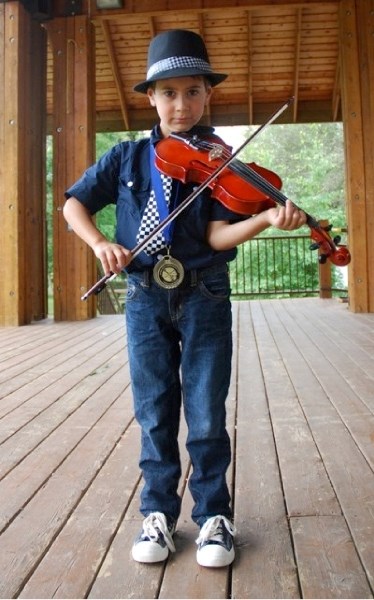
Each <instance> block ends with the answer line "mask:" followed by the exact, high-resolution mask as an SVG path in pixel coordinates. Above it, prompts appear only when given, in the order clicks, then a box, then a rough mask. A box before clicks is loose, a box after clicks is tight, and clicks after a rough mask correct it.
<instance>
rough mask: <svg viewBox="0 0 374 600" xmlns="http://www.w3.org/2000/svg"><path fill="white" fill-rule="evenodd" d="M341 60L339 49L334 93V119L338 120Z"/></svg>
mask: <svg viewBox="0 0 374 600" xmlns="http://www.w3.org/2000/svg"><path fill="white" fill-rule="evenodd" d="M340 61H341V53H340V50H339V56H338V60H337V61H336V71H335V81H334V89H333V94H332V118H333V120H334V121H338V120H339V119H338V116H339V111H340V106H341V90H340V86H341V83H340Z"/></svg>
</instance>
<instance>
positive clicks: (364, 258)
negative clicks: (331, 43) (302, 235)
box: [339, 0, 374, 312]
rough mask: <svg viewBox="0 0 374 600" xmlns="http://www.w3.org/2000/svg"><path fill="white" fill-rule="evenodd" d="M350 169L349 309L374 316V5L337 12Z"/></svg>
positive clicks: (347, 1) (367, 1) (364, 1)
mask: <svg viewBox="0 0 374 600" xmlns="http://www.w3.org/2000/svg"><path fill="white" fill-rule="evenodd" d="M339 24H340V33H339V35H340V47H341V74H342V81H341V85H342V109H343V118H344V134H345V148H346V169H347V178H346V180H347V200H348V205H347V214H348V243H349V248H350V251H351V254H352V262H351V264H350V265H349V268H348V274H349V277H348V294H349V306H350V309H351V310H352V311H354V312H374V269H373V264H374V235H373V231H374V169H373V157H374V136H373V131H374V95H373V93H372V92H373V90H374V37H373V31H374V0H342V1H341V3H340V8H339Z"/></svg>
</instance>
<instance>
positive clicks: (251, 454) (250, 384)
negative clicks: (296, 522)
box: [232, 303, 299, 598]
mask: <svg viewBox="0 0 374 600" xmlns="http://www.w3.org/2000/svg"><path fill="white" fill-rule="evenodd" d="M237 352H238V374H239V377H238V416H237V440H236V460H235V464H236V473H235V524H236V528H237V530H238V535H237V544H238V550H237V554H238V557H237V559H236V561H235V563H234V566H233V573H232V594H233V597H235V598H299V589H298V579H297V572H296V565H295V562H294V555H293V549H292V541H291V535H290V531H289V527H288V519H287V514H286V508H285V503H284V498H283V490H282V484H281V478H280V475H279V466H278V459H277V453H276V447H275V442H274V436H273V429H272V424H271V420H270V415H269V408H268V404H267V396H266V389H265V381H264V374H263V371H262V367H261V363H260V360H259V355H258V348H257V343H256V338H255V334H254V329H253V322H252V315H251V312H250V308H249V304H245V303H241V304H240V326H239V342H238V347H237ZM265 565H266V568H264V566H265Z"/></svg>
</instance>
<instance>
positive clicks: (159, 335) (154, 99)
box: [64, 30, 305, 567]
mask: <svg viewBox="0 0 374 600" xmlns="http://www.w3.org/2000/svg"><path fill="white" fill-rule="evenodd" d="M225 78H226V75H224V74H221V73H215V72H214V71H213V70H212V68H211V66H210V63H209V58H208V54H207V51H206V48H205V45H204V42H203V40H202V39H201V37H200V36H198V35H197V34H195V33H193V32H192V31H186V30H173V31H167V32H164V33H161V34H160V35H158V36H156V37H155V38H154V39H153V40H152V41H151V44H150V47H149V53H148V71H147V78H146V80H145V81H143V82H141V83H139V84H138V85H136V86H135V90H136V91H138V92H140V93H144V94H147V96H148V98H149V102H150V104H151V106H153V107H155V108H156V110H157V113H158V116H159V119H160V122H159V125H157V126H156V127H155V128H154V129H153V130H152V133H151V137H150V139H144V140H140V141H138V142H123V143H121V144H118V145H117V146H115V147H114V148H113V149H112V150H110V151H109V152H107V153H106V154H105V155H104V156H103V157H102V158H101V159H100V160H99V161H98V163H97V164H96V165H94V166H92V167H90V168H89V169H88V170H87V171H86V172H85V173H84V174H83V176H82V177H81V179H80V180H79V181H77V182H76V183H75V184H74V185H73V186H72V187H71V188H70V189H69V190H68V191H67V194H66V196H67V201H66V204H65V207H64V215H65V218H66V220H67V221H68V222H69V223H70V225H71V226H72V228H73V229H74V231H75V232H76V233H77V234H78V235H79V236H80V237H81V238H82V239H83V240H84V241H85V242H87V243H88V244H89V245H90V246H91V248H92V249H93V251H94V253H95V255H96V257H97V258H98V259H100V261H101V263H102V266H103V269H104V271H105V273H109V272H110V271H112V272H114V273H119V272H120V271H121V270H122V269H126V271H127V273H128V295H127V303H126V325H127V335H128V354H129V362H130V373H131V382H132V390H133V397H134V410H135V416H136V419H137V421H138V422H139V424H140V427H141V456H140V467H141V469H142V473H143V479H144V487H143V490H142V494H141V507H140V510H141V513H142V514H143V516H144V517H145V518H144V521H143V527H142V531H141V532H140V535H139V537H138V538H137V539H136V540H135V542H134V545H133V549H132V556H133V558H134V560H136V561H139V562H145V563H152V562H158V561H162V560H165V559H166V558H167V557H168V554H169V551H174V550H175V547H174V543H173V533H174V531H175V524H176V521H177V519H178V516H179V514H180V505H181V500H180V497H179V496H178V493H177V488H178V483H179V479H180V476H181V466H180V460H179V448H178V440H177V437H178V431H179V419H180V410H181V406H182V398H183V409H184V414H185V418H186V422H187V427H188V436H187V449H188V452H189V456H190V458H191V462H192V475H191V477H190V479H189V488H190V491H191V494H192V497H193V499H194V507H193V511H192V518H193V520H194V521H195V522H196V523H197V525H198V526H199V527H200V534H199V536H198V539H197V544H198V549H197V561H198V563H199V564H200V565H202V566H206V567H222V566H226V565H229V564H231V562H232V561H233V560H234V556H235V551H234V543H233V536H234V527H233V524H232V522H231V518H232V513H231V508H230V493H229V490H228V487H227V484H226V471H227V468H228V466H229V464H230V461H231V449H230V440H229V436H228V434H227V431H226V412H225V401H226V396H227V392H228V388H229V383H230V375H231V352H232V340H231V304H230V299H229V295H230V287H229V277H228V267H227V263H228V262H229V261H231V260H233V259H234V258H235V255H236V249H235V247H236V245H237V244H240V243H242V242H244V241H245V240H248V239H250V238H252V237H253V236H255V235H256V234H258V233H260V232H261V231H263V230H264V229H266V228H267V227H269V226H271V225H272V226H274V227H277V228H280V229H287V230H292V229H296V228H297V227H300V226H301V225H303V224H304V223H305V215H304V213H303V212H301V211H299V210H297V209H296V208H295V207H294V206H293V205H292V203H290V202H287V205H286V207H283V208H280V209H278V208H271V209H269V210H266V211H264V212H262V213H260V214H258V215H256V216H255V217H252V218H249V219H242V218H241V219H239V218H238V215H236V214H235V213H232V212H231V211H229V210H227V209H226V208H224V207H223V206H222V205H221V204H220V203H219V202H217V201H216V200H214V199H212V198H211V195H210V191H209V189H206V190H204V191H203V192H202V193H201V194H200V195H199V196H198V197H197V198H196V199H195V200H194V202H193V203H191V204H190V205H189V206H188V207H187V208H186V209H185V210H184V211H183V212H182V213H181V214H180V215H179V216H178V218H177V219H176V220H175V221H173V222H172V223H171V224H170V225H169V226H168V227H167V228H166V229H165V230H164V231H163V232H160V233H159V234H158V236H157V237H156V239H155V240H153V241H152V242H151V243H150V244H149V245H148V246H147V247H146V249H145V250H144V251H143V252H142V253H141V254H139V255H138V256H137V257H136V258H135V259H133V260H132V255H131V252H130V250H129V249H131V248H134V247H135V246H136V245H137V243H139V242H140V241H141V240H142V239H144V238H145V237H146V235H147V234H148V233H149V232H150V231H152V230H153V229H154V227H155V226H156V225H157V224H158V223H159V222H160V217H161V218H162V217H163V216H164V215H166V214H167V213H168V212H170V211H171V210H173V208H174V207H175V206H176V205H177V204H178V203H179V202H181V201H182V200H183V199H184V198H186V197H187V196H188V195H189V194H190V193H191V191H192V189H193V187H194V184H193V183H191V184H182V183H180V182H178V181H176V180H172V179H171V178H169V177H167V176H164V175H162V176H161V174H160V173H159V172H158V171H157V169H156V168H155V167H154V154H153V152H154V146H155V145H156V144H157V142H158V141H159V140H160V139H162V138H166V137H168V136H169V135H170V133H172V132H179V133H181V132H190V133H191V134H195V133H196V134H197V135H199V136H204V135H206V134H209V133H211V132H212V129H211V128H207V127H199V126H198V123H199V121H200V119H201V117H202V115H203V113H204V110H205V107H206V106H207V105H208V104H209V100H210V97H211V94H212V87H214V86H215V85H217V84H218V83H220V82H221V81H223V80H224V79H225ZM109 203H115V204H116V207H117V208H116V210H117V213H116V215H117V230H116V235H117V241H116V243H112V242H109V241H108V240H106V239H105V238H104V236H103V235H102V234H101V233H100V232H99V231H98V229H97V228H96V227H95V225H94V224H93V222H92V220H91V215H92V214H94V213H95V212H97V211H98V210H100V209H101V208H103V207H104V206H105V205H106V204H109ZM165 265H167V269H165ZM180 373H181V376H180Z"/></svg>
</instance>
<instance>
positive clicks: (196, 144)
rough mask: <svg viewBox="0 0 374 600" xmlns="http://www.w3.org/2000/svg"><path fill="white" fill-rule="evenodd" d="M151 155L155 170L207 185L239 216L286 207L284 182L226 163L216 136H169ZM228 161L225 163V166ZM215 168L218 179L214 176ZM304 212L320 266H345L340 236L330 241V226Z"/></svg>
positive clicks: (260, 170)
mask: <svg viewBox="0 0 374 600" xmlns="http://www.w3.org/2000/svg"><path fill="white" fill-rule="evenodd" d="M155 155H156V156H155V162H156V166H157V168H158V169H159V170H160V171H161V172H162V173H164V174H165V175H168V176H169V177H172V178H174V179H178V180H180V181H182V182H183V183H187V182H194V183H199V184H203V183H204V182H206V181H209V184H208V187H209V188H210V189H211V193H212V197H213V198H215V199H216V200H218V201H219V202H221V203H222V204H223V205H224V206H225V207H226V208H228V209H229V210H232V211H233V212H236V213H238V214H241V215H247V216H250V215H255V214H258V213H259V212H262V211H264V210H267V209H268V208H271V207H274V205H276V204H278V205H280V206H285V204H286V201H287V199H288V198H287V196H285V195H284V194H283V193H282V192H281V191H280V188H281V187H282V181H281V179H280V177H279V176H278V175H277V174H276V173H274V172H272V171H269V170H268V169H265V168H264V167H261V166H259V165H257V164H256V163H250V164H245V163H243V162H241V161H240V160H238V159H237V158H234V159H233V160H230V157H231V149H230V147H229V146H227V145H226V144H225V142H223V141H222V140H221V139H220V138H219V137H218V136H216V135H212V136H209V137H205V138H204V139H202V138H199V137H198V136H196V135H193V136H191V135H189V134H188V133H178V134H177V133H172V134H170V136H169V137H167V138H164V139H163V140H161V141H160V142H158V144H157V145H156V147H155ZM226 161H229V162H228V166H226V167H225V166H224V164H225V162H226ZM222 166H224V168H223V169H221V167H222ZM219 170H220V173H219V175H217V176H214V174H215V173H217V172H218V171H219ZM296 208H299V207H297V206H296ZM304 212H305V211H304ZM305 214H306V224H307V225H308V226H309V228H310V230H311V238H312V240H313V244H312V245H311V249H312V250H315V249H319V251H320V253H319V257H318V259H319V262H320V263H321V264H323V263H325V262H326V260H327V259H329V260H330V261H331V262H332V263H333V264H334V265H337V266H339V267H343V266H346V265H347V264H349V262H350V260H351V257H350V253H349V251H348V249H347V248H346V247H345V246H339V243H340V239H341V238H340V236H335V237H334V238H333V239H332V238H331V237H330V235H329V230H330V229H331V227H329V228H324V227H322V226H321V225H320V224H319V223H318V221H317V220H316V219H315V218H314V217H312V216H311V215H310V214H308V213H306V212H305Z"/></svg>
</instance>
